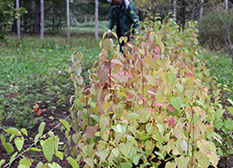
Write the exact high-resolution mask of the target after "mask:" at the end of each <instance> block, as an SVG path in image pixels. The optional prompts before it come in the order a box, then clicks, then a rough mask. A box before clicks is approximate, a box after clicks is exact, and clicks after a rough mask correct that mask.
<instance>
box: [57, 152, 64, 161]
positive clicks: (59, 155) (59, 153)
mask: <svg viewBox="0 0 233 168" xmlns="http://www.w3.org/2000/svg"><path fill="white" fill-rule="evenodd" d="M55 155H56V156H57V157H59V159H60V160H63V158H64V155H63V153H62V152H60V151H57V153H55Z"/></svg>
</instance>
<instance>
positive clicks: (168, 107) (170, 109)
mask: <svg viewBox="0 0 233 168" xmlns="http://www.w3.org/2000/svg"><path fill="white" fill-rule="evenodd" d="M167 109H168V110H169V111H170V112H172V113H174V112H175V108H174V107H173V106H172V105H171V104H170V105H168V106H167Z"/></svg>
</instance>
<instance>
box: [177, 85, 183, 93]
mask: <svg viewBox="0 0 233 168" xmlns="http://www.w3.org/2000/svg"><path fill="white" fill-rule="evenodd" d="M176 87H177V89H178V90H179V91H180V93H183V90H184V86H183V85H181V84H179V83H177V84H176Z"/></svg>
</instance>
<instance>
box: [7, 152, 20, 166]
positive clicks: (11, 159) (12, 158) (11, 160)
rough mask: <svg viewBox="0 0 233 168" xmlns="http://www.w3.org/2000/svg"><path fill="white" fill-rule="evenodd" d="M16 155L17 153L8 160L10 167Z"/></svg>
mask: <svg viewBox="0 0 233 168" xmlns="http://www.w3.org/2000/svg"><path fill="white" fill-rule="evenodd" d="M17 155H18V152H15V153H14V154H13V155H12V156H11V158H10V162H9V163H10V166H11V164H12V163H13V161H14V159H15V157H16V156H17Z"/></svg>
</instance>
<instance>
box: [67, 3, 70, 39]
mask: <svg viewBox="0 0 233 168" xmlns="http://www.w3.org/2000/svg"><path fill="white" fill-rule="evenodd" d="M66 19H67V41H69V40H70V0H66Z"/></svg>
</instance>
